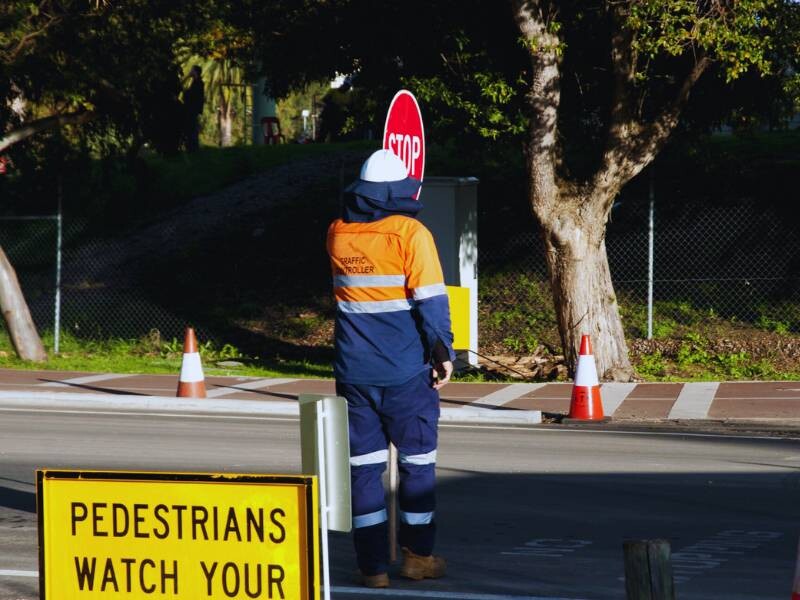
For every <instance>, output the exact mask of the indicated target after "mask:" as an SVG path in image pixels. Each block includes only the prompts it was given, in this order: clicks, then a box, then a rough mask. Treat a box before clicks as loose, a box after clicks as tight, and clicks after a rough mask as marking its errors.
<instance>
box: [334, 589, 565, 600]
mask: <svg viewBox="0 0 800 600" xmlns="http://www.w3.org/2000/svg"><path fill="white" fill-rule="evenodd" d="M331 591H332V592H333V593H334V594H361V595H364V596H373V597H375V596H381V597H384V598H391V597H395V598H443V599H446V600H581V599H580V598H562V597H555V596H509V595H507V594H474V593H469V592H430V591H425V590H393V589H391V588H389V589H367V588H363V587H343V586H333V587H331Z"/></svg>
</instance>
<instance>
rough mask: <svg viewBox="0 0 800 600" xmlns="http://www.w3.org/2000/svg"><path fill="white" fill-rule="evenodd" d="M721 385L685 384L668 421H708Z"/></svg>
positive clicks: (709, 383)
mask: <svg viewBox="0 0 800 600" xmlns="http://www.w3.org/2000/svg"><path fill="white" fill-rule="evenodd" d="M717 388H719V383H717V382H705V381H704V382H702V383H684V384H683V389H682V390H681V393H680V394H678V399H677V400H675V404H673V405H672V410H670V411H669V415H667V418H668V419H706V418H708V410H709V409H710V408H711V403H712V402H713V401H714V395H715V394H716V393H717Z"/></svg>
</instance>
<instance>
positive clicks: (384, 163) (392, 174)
mask: <svg viewBox="0 0 800 600" xmlns="http://www.w3.org/2000/svg"><path fill="white" fill-rule="evenodd" d="M359 177H360V178H361V179H363V180H364V181H372V182H374V183H381V182H384V181H402V180H403V179H405V178H406V177H408V169H406V165H405V164H404V163H403V161H402V160H400V159H399V158H398V157H397V155H396V154H395V153H394V152H392V151H391V150H376V151H375V152H373V153H372V156H370V157H369V158H368V159H367V160H366V161H364V164H363V165H362V167H361V175H360V176H359Z"/></svg>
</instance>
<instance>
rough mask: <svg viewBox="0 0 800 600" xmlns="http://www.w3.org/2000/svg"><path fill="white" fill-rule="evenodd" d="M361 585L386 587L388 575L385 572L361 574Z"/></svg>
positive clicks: (387, 585)
mask: <svg viewBox="0 0 800 600" xmlns="http://www.w3.org/2000/svg"><path fill="white" fill-rule="evenodd" d="M361 585H363V586H364V587H368V588H387V587H389V576H388V575H387V574H386V573H378V574H377V575H364V574H363V573H362V574H361Z"/></svg>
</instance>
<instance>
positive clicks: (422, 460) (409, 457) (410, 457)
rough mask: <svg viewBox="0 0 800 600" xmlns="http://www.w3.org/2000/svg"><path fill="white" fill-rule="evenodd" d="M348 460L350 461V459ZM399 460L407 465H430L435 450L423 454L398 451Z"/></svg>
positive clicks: (434, 457)
mask: <svg viewBox="0 0 800 600" xmlns="http://www.w3.org/2000/svg"><path fill="white" fill-rule="evenodd" d="M350 460H351V461H352V459H350ZM400 462H401V463H405V464H408V465H432V464H435V463H436V450H431V451H430V452H426V453H425V454H403V453H400ZM351 464H352V463H351Z"/></svg>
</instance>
